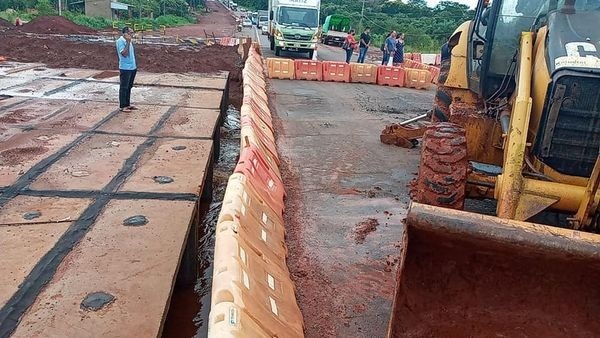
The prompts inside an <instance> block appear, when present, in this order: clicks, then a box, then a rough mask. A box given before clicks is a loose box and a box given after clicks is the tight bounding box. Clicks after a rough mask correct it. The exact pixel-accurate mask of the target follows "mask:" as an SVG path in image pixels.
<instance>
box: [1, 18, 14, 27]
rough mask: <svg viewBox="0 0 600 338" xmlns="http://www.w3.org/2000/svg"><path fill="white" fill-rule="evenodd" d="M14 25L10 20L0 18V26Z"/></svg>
mask: <svg viewBox="0 0 600 338" xmlns="http://www.w3.org/2000/svg"><path fill="white" fill-rule="evenodd" d="M13 26H14V25H13V24H11V23H10V22H8V21H6V20H4V19H2V18H0V28H4V27H13Z"/></svg>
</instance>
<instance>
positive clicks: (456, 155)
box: [410, 122, 469, 210]
mask: <svg viewBox="0 0 600 338" xmlns="http://www.w3.org/2000/svg"><path fill="white" fill-rule="evenodd" d="M422 142H423V145H422V148H421V164H420V166H419V176H418V177H417V178H416V180H415V181H413V182H412V184H411V192H410V195H411V198H412V199H413V200H414V201H416V202H419V203H424V204H429V205H434V206H439V207H445V208H450V209H457V210H462V209H463V208H464V205H465V191H466V186H467V175H468V169H469V162H468V159H467V138H466V135H465V130H464V129H463V128H462V127H460V126H459V125H456V124H453V123H449V122H441V123H433V124H431V125H430V126H429V127H427V130H426V131H425V135H423V141H422Z"/></svg>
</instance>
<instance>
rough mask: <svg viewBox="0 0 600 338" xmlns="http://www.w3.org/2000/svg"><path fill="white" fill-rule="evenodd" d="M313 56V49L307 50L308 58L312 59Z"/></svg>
mask: <svg viewBox="0 0 600 338" xmlns="http://www.w3.org/2000/svg"><path fill="white" fill-rule="evenodd" d="M313 56H315V51H314V50H311V51H310V52H308V58H309V59H311V60H312V58H313Z"/></svg>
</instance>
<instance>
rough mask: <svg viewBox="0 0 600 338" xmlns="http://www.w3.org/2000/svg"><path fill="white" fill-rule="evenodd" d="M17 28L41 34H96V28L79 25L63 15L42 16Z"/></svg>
mask: <svg viewBox="0 0 600 338" xmlns="http://www.w3.org/2000/svg"><path fill="white" fill-rule="evenodd" d="M16 29H17V30H19V31H22V32H26V33H39V34H94V33H96V31H95V30H93V29H91V28H89V27H85V26H79V25H77V24H75V23H73V22H71V21H69V20H67V19H66V18H64V17H62V16H40V17H37V18H35V19H33V20H31V21H30V22H28V23H26V24H25V25H23V26H21V27H16Z"/></svg>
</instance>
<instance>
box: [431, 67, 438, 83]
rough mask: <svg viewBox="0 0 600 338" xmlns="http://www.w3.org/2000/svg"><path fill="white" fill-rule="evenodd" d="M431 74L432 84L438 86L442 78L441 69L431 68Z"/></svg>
mask: <svg viewBox="0 0 600 338" xmlns="http://www.w3.org/2000/svg"><path fill="white" fill-rule="evenodd" d="M429 73H431V83H433V84H437V83H438V78H439V77H440V69H439V68H438V67H435V66H429Z"/></svg>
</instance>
